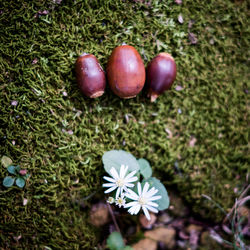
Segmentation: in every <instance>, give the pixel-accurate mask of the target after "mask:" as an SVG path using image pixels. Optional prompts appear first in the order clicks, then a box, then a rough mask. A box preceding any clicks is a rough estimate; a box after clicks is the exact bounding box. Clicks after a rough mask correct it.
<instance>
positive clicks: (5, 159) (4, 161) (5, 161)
mask: <svg viewBox="0 0 250 250" xmlns="http://www.w3.org/2000/svg"><path fill="white" fill-rule="evenodd" d="M1 163H2V165H3V166H4V167H5V168H7V167H8V166H9V165H11V164H12V160H11V159H10V158H9V157H8V156H5V155H4V156H3V157H2V158H1Z"/></svg>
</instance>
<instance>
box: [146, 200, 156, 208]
mask: <svg viewBox="0 0 250 250" xmlns="http://www.w3.org/2000/svg"><path fill="white" fill-rule="evenodd" d="M146 205H149V206H152V207H158V206H159V205H158V204H157V203H155V202H151V201H149V202H147V204H146Z"/></svg>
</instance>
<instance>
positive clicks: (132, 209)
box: [128, 207, 134, 215]
mask: <svg viewBox="0 0 250 250" xmlns="http://www.w3.org/2000/svg"><path fill="white" fill-rule="evenodd" d="M133 211H134V207H131V208H130V209H129V210H128V213H130V214H132V215H133Z"/></svg>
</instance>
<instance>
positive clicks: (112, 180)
mask: <svg viewBox="0 0 250 250" xmlns="http://www.w3.org/2000/svg"><path fill="white" fill-rule="evenodd" d="M103 179H105V180H106V181H110V182H115V179H113V178H110V177H108V176H103Z"/></svg>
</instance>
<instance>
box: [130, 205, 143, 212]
mask: <svg viewBox="0 0 250 250" xmlns="http://www.w3.org/2000/svg"><path fill="white" fill-rule="evenodd" d="M140 208H141V205H139V204H137V205H136V206H133V207H131V208H130V209H129V210H130V213H131V214H138V212H139V210H140Z"/></svg>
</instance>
